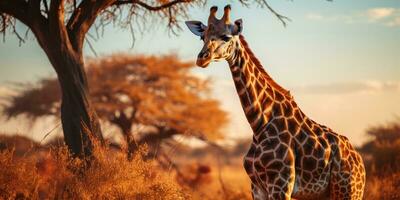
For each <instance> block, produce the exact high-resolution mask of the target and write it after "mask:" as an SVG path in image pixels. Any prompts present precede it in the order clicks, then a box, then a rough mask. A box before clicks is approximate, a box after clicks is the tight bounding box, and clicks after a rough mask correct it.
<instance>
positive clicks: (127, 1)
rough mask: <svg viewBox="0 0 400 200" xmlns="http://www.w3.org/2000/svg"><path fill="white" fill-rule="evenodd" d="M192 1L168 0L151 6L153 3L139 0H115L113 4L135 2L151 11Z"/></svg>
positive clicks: (191, 0)
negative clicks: (169, 0)
mask: <svg viewBox="0 0 400 200" xmlns="http://www.w3.org/2000/svg"><path fill="white" fill-rule="evenodd" d="M190 2H193V0H174V1H171V2H168V3H165V4H161V5H159V6H151V5H149V4H146V3H144V2H142V1H139V0H120V1H116V2H114V4H113V5H116V6H119V5H124V4H130V3H133V4H137V5H139V6H141V7H143V8H145V9H147V10H150V11H159V10H163V9H166V8H169V7H171V6H174V5H175V4H179V3H190Z"/></svg>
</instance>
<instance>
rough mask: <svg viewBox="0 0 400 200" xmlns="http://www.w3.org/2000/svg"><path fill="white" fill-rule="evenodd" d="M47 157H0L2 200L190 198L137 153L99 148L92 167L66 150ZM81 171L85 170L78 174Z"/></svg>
mask: <svg viewBox="0 0 400 200" xmlns="http://www.w3.org/2000/svg"><path fill="white" fill-rule="evenodd" d="M44 154H45V155H41V156H39V157H38V156H37V155H36V156H26V157H22V158H18V157H15V156H14V155H13V151H9V150H6V151H3V152H1V153H0V166H1V168H0V199H166V200H169V199H188V198H189V196H188V195H187V194H185V193H184V192H183V191H182V189H181V188H180V187H179V186H178V185H177V184H176V182H175V181H174V180H173V179H172V178H171V177H169V176H166V175H163V174H162V173H159V170H158V169H157V167H156V166H154V165H153V164H152V163H151V162H150V161H144V160H143V159H142V157H141V155H140V154H138V155H136V156H135V157H134V158H133V159H132V161H128V160H127V159H126V156H125V154H123V153H120V152H114V151H111V150H108V149H107V150H105V149H100V148H97V149H96V152H95V160H96V161H95V162H93V164H92V165H91V166H90V167H85V166H83V165H84V163H83V162H82V161H81V160H79V159H72V158H71V157H70V156H69V154H68V153H67V151H66V149H65V148H61V149H53V150H52V151H50V152H48V153H44ZM82 169H85V170H84V171H82Z"/></svg>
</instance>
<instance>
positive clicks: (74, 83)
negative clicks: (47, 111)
mask: <svg viewBox="0 0 400 200" xmlns="http://www.w3.org/2000/svg"><path fill="white" fill-rule="evenodd" d="M59 49H61V51H60V52H59V53H57V52H58V51H46V53H47V55H48V57H49V60H50V62H51V63H52V65H53V67H54V69H55V70H56V72H57V76H58V80H59V83H60V89H61V92H62V104H61V122H62V127H63V132H64V141H65V143H66V145H67V146H68V148H69V150H70V152H71V153H72V155H73V156H74V157H81V158H90V157H91V155H92V153H93V147H94V145H96V143H97V144H99V145H100V144H101V145H102V144H103V137H102V133H101V128H100V124H99V118H98V117H97V114H96V111H95V110H94V108H93V106H92V104H91V102H90V99H89V90H88V82H87V79H86V73H85V70H84V62H83V58H82V55H79V54H76V53H75V52H73V51H72V50H68V49H65V48H59ZM49 95H51V94H49Z"/></svg>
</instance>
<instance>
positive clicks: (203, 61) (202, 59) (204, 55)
mask: <svg viewBox="0 0 400 200" xmlns="http://www.w3.org/2000/svg"><path fill="white" fill-rule="evenodd" d="M210 62H211V53H210V51H202V52H200V53H199V55H198V56H197V61H196V65H197V66H199V67H203V68H205V67H207V66H208V64H210Z"/></svg>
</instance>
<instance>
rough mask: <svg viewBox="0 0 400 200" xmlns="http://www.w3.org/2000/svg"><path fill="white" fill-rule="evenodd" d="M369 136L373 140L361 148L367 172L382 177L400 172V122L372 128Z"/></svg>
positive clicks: (368, 131)
mask: <svg viewBox="0 0 400 200" xmlns="http://www.w3.org/2000/svg"><path fill="white" fill-rule="evenodd" d="M367 135H368V136H369V137H372V138H373V139H372V140H371V141H369V142H366V143H365V144H363V145H362V146H361V147H360V148H359V150H360V152H361V153H363V154H364V160H365V162H366V169H367V172H371V174H372V173H376V174H378V175H380V176H382V175H388V174H392V173H398V172H400V155H399V151H400V120H399V119H396V120H395V121H393V122H389V123H387V124H381V125H376V126H373V127H370V128H369V129H368V130H367Z"/></svg>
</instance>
